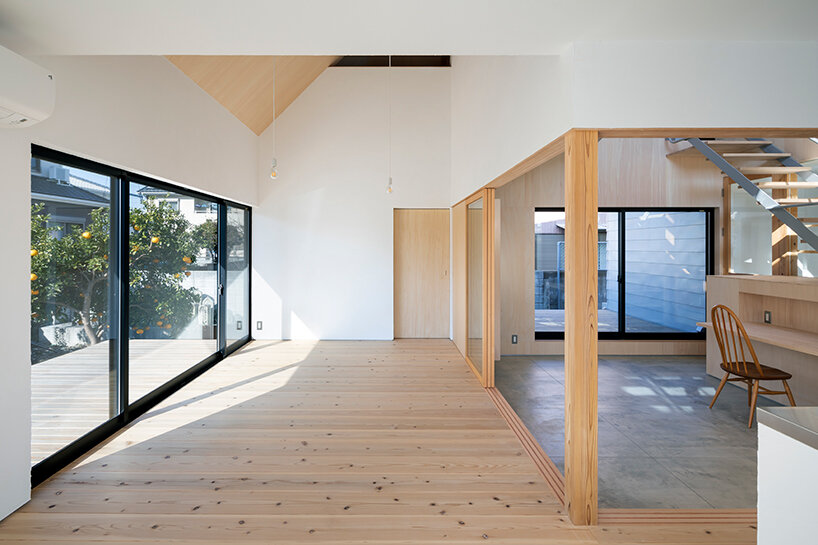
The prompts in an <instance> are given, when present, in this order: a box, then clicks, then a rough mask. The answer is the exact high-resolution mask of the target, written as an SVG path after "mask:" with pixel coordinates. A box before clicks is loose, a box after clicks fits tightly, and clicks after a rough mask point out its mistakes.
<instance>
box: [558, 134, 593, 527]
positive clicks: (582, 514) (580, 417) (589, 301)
mask: <svg viewBox="0 0 818 545" xmlns="http://www.w3.org/2000/svg"><path fill="white" fill-rule="evenodd" d="M598 139H599V137H598V135H597V132H596V131H584V130H573V131H570V132H569V133H568V134H567V135H566V136H565V505H566V510H567V511H568V515H569V516H570V517H571V522H573V523H574V524H578V525H595V524H596V523H597V516H598V497H597V495H598V483H597V436H598V430H597V365H598V356H597V314H598V312H597V306H598V304H597V303H598V302H597V290H598V285H597V238H598V228H597V226H598V222H597V211H598V206H597V202H598V201H597V196H598V194H597V191H598V187H597V172H598V171H597V167H598V164H599V162H598V156H597V141H598Z"/></svg>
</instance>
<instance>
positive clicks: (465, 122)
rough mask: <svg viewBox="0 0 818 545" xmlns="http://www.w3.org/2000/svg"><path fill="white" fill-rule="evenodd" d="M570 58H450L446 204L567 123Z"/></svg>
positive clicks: (553, 135) (543, 142)
mask: <svg viewBox="0 0 818 545" xmlns="http://www.w3.org/2000/svg"><path fill="white" fill-rule="evenodd" d="M570 59H571V52H570V51H568V52H566V53H565V54H564V55H563V56H538V57H531V56H512V57H501V56H494V57H452V193H451V201H452V203H456V202H457V201H459V200H461V199H463V198H464V197H467V196H468V195H469V194H471V193H472V192H474V191H475V190H477V189H479V188H480V187H482V186H483V185H485V184H487V183H488V182H490V181H491V180H492V179H494V178H495V177H497V176H498V175H500V174H502V173H503V172H505V171H506V170H508V169H509V168H511V167H512V166H514V165H515V164H517V163H518V162H520V161H522V160H523V159H525V158H526V157H528V156H529V155H531V154H532V153H534V152H535V151H537V150H538V149H540V148H541V147H543V146H545V145H546V144H548V143H549V142H551V141H552V140H553V139H555V138H557V137H558V136H560V135H561V134H562V133H564V132H565V131H567V130H568V129H570V128H571V100H572V99H571V60H570Z"/></svg>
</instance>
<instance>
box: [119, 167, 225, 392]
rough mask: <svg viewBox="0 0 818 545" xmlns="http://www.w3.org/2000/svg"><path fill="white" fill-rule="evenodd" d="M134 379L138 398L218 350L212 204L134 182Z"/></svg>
mask: <svg viewBox="0 0 818 545" xmlns="http://www.w3.org/2000/svg"><path fill="white" fill-rule="evenodd" d="M129 199H130V202H129V218H128V224H129V225H128V263H129V277H128V286H129V304H128V320H129V338H130V342H129V349H128V357H129V365H128V370H129V375H128V386H129V390H128V399H129V400H132V401H135V400H137V399H139V398H141V397H142V396H144V395H145V394H147V393H149V392H151V391H152V390H154V389H155V388H157V387H158V386H161V385H162V384H164V383H166V382H167V381H169V380H170V379H172V378H173V377H175V376H177V375H179V374H180V373H182V372H183V371H185V370H187V369H188V368H190V367H192V366H193V365H195V364H196V363H198V362H200V361H202V360H203V359H205V358H206V357H208V356H209V355H211V354H213V353H214V352H218V350H219V345H218V342H219V341H218V336H217V333H216V319H217V318H216V317H217V316H218V304H219V294H218V291H219V278H218V254H217V251H218V223H219V205H218V203H217V202H215V201H210V200H207V199H200V198H194V197H192V196H189V195H186V194H183V193H177V192H173V191H168V190H167V189H163V188H159V187H153V186H151V185H147V184H142V183H134V182H131V183H130V184H129Z"/></svg>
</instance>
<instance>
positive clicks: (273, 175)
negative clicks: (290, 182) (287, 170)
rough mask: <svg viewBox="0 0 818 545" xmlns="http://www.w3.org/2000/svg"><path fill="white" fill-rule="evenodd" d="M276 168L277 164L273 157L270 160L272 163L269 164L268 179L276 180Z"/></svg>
mask: <svg viewBox="0 0 818 545" xmlns="http://www.w3.org/2000/svg"><path fill="white" fill-rule="evenodd" d="M277 166H278V163H277V162H276V159H275V157H273V160H272V162H271V164H270V178H272V179H273V180H275V179H276V178H278V171H277V170H276V167H277Z"/></svg>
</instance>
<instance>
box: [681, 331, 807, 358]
mask: <svg viewBox="0 0 818 545" xmlns="http://www.w3.org/2000/svg"><path fill="white" fill-rule="evenodd" d="M696 325H698V326H701V327H713V324H711V323H710V322H698V323H697V324H696ZM744 329H745V330H746V331H747V335H748V336H749V337H750V339H752V340H754V341H758V342H762V343H764V344H770V345H773V346H778V347H780V348H786V349H787V350H792V351H794V352H801V353H802V354H810V355H812V356H818V335H816V334H814V333H809V332H807V331H801V330H798V329H788V328H786V327H777V326H774V325H768V324H758V323H754V322H744ZM762 363H763V362H762Z"/></svg>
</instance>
